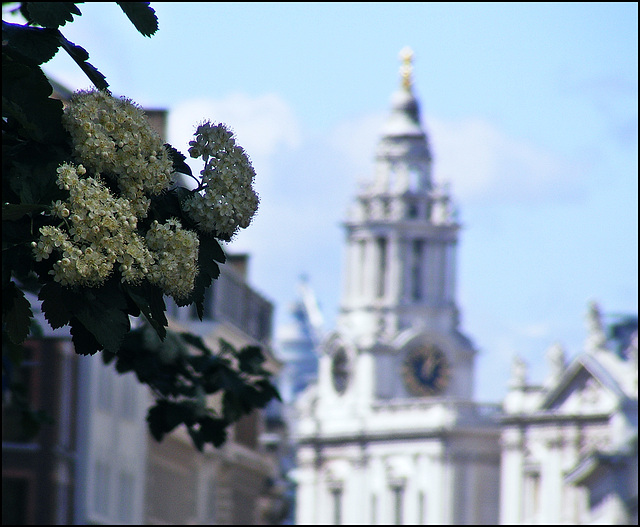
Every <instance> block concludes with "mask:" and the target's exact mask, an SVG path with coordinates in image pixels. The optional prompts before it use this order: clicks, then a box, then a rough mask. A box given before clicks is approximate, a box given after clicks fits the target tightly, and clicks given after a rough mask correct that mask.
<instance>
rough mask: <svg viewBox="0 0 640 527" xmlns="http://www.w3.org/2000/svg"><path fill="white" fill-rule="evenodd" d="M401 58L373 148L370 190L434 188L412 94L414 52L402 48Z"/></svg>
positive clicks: (418, 108) (425, 143)
mask: <svg viewBox="0 0 640 527" xmlns="http://www.w3.org/2000/svg"><path fill="white" fill-rule="evenodd" d="M400 60H401V65H400V85H399V87H398V88H397V89H396V91H395V92H394V93H393V94H392V95H391V101H390V102H391V113H390V114H389V117H387V121H386V123H385V124H384V126H383V128H382V137H381V138H380V142H379V143H378V148H377V150H376V178H375V181H374V184H373V186H372V188H371V190H372V191H374V192H377V193H380V192H385V193H391V194H400V193H403V192H407V191H410V192H414V193H415V192H417V193H425V192H428V191H430V190H431V189H432V187H433V185H432V182H431V159H432V157H431V150H430V148H429V142H428V139H427V134H426V133H425V131H424V129H423V128H422V125H421V123H420V105H419V103H418V100H417V99H416V97H415V95H414V93H413V51H411V49H410V48H404V49H403V50H402V51H401V52H400Z"/></svg>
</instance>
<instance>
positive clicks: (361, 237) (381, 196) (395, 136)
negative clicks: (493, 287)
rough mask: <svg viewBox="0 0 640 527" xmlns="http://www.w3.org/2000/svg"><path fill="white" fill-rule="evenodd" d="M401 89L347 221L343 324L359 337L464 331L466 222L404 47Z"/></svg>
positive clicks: (408, 54)
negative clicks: (438, 176) (428, 128)
mask: <svg viewBox="0 0 640 527" xmlns="http://www.w3.org/2000/svg"><path fill="white" fill-rule="evenodd" d="M400 56H401V60H402V64H401V67H400V85H399V87H398V89H397V91H396V92H395V93H394V94H393V96H392V98H391V114H390V115H389V117H388V119H387V122H386V124H385V126H384V128H383V130H382V137H381V139H380V141H379V143H378V146H377V149H376V153H375V173H374V178H373V181H372V182H371V183H370V184H369V185H368V187H366V188H365V189H364V190H363V191H361V192H360V194H359V195H358V196H357V197H356V200H355V203H354V205H353V207H352V209H351V210H350V212H349V215H348V218H347V220H346V222H345V226H346V234H347V242H346V253H347V254H346V267H345V279H344V285H345V287H344V290H343V297H342V305H341V316H340V322H339V325H340V327H341V328H343V329H344V330H345V331H347V332H349V333H353V334H354V337H356V338H358V337H360V338H364V337H366V336H369V337H374V336H380V335H393V334H396V333H398V332H400V331H402V330H404V329H406V328H408V327H410V326H415V325H416V324H419V325H427V326H428V327H430V328H433V329H434V330H440V331H444V332H449V331H453V330H455V329H456V327H457V319H458V316H457V313H458V311H457V308H456V302H455V296H454V295H455V274H456V273H455V265H456V262H455V252H456V243H457V236H458V229H459V225H458V224H457V223H456V221H455V219H454V215H453V213H452V206H451V201H450V198H449V196H448V192H447V190H446V188H444V187H442V188H441V187H438V186H436V185H435V184H434V182H433V179H432V170H431V165H432V155H431V149H430V147H429V140H428V137H427V134H426V133H425V131H424V130H423V128H422V126H421V124H420V107H419V104H418V101H417V99H416V97H415V95H414V93H413V77H412V72H413V64H412V59H413V53H412V51H411V50H410V49H409V48H405V49H404V50H402V52H401V54H400Z"/></svg>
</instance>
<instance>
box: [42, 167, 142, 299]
mask: <svg viewBox="0 0 640 527" xmlns="http://www.w3.org/2000/svg"><path fill="white" fill-rule="evenodd" d="M57 172H58V179H57V183H58V186H59V187H60V188H63V189H65V190H68V191H69V201H68V202H62V201H56V202H55V203H54V204H53V205H52V212H53V213H54V215H56V216H57V217H59V218H61V219H63V220H64V222H65V223H66V226H67V229H66V230H63V229H62V228H60V227H55V226H45V227H41V228H40V234H41V236H40V239H39V241H38V242H37V243H36V242H33V243H32V246H33V253H34V256H35V259H36V260H37V261H40V260H43V259H47V258H49V256H50V255H51V253H52V252H53V251H54V250H56V251H57V252H59V253H60V254H61V255H62V257H61V258H60V259H59V260H58V261H57V262H56V263H54V264H53V270H52V271H50V273H51V274H53V277H54V280H56V281H57V282H60V283H61V284H62V285H66V286H72V285H85V286H89V287H92V286H99V285H101V284H102V283H103V282H104V281H105V280H106V279H107V278H108V277H109V275H110V274H111V272H112V271H113V267H114V265H116V264H119V269H120V271H121V272H122V279H123V281H125V282H130V283H138V282H140V280H141V279H142V278H143V277H144V276H146V275H147V273H149V272H150V271H151V269H152V264H153V263H154V258H153V256H152V254H151V253H150V251H149V249H148V248H147V247H146V245H145V243H144V240H143V238H141V237H140V235H139V234H138V232H137V230H136V227H137V222H138V218H137V217H136V215H135V213H134V211H133V209H132V206H131V202H130V201H129V200H128V199H125V198H116V197H114V196H113V195H112V194H111V192H110V191H109V189H108V188H106V187H105V186H104V184H103V183H102V181H101V180H100V178H98V177H96V178H93V177H84V178H81V177H80V176H83V175H84V174H85V173H86V170H85V168H84V166H83V165H79V166H77V167H75V166H74V165H71V164H68V163H64V164H63V165H61V166H60V167H58V170H57Z"/></svg>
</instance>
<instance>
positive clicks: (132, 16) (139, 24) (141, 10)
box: [116, 2, 158, 37]
mask: <svg viewBox="0 0 640 527" xmlns="http://www.w3.org/2000/svg"><path fill="white" fill-rule="evenodd" d="M116 4H118V5H119V6H120V9H122V10H123V11H124V14H125V15H127V17H128V18H129V20H131V22H132V23H133V25H134V26H136V29H137V30H138V31H139V32H140V33H142V34H143V35H144V36H145V37H150V36H151V35H153V34H154V33H155V32H156V31H158V17H157V16H156V12H155V11H154V10H153V9H152V8H151V7H150V6H149V2H116Z"/></svg>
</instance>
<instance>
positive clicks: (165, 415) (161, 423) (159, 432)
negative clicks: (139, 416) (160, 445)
mask: <svg viewBox="0 0 640 527" xmlns="http://www.w3.org/2000/svg"><path fill="white" fill-rule="evenodd" d="M147 422H148V423H149V431H150V432H151V435H152V436H153V437H154V439H155V440H156V441H162V438H163V437H164V436H165V435H166V434H168V433H169V432H171V431H172V430H173V429H174V428H176V427H177V426H178V425H179V424H181V423H182V422H183V410H182V409H181V408H180V407H179V406H178V405H177V404H175V403H172V402H170V401H167V400H164V399H162V400H160V401H158V402H157V403H156V405H155V406H153V407H151V408H150V409H149V411H148V412H147Z"/></svg>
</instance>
